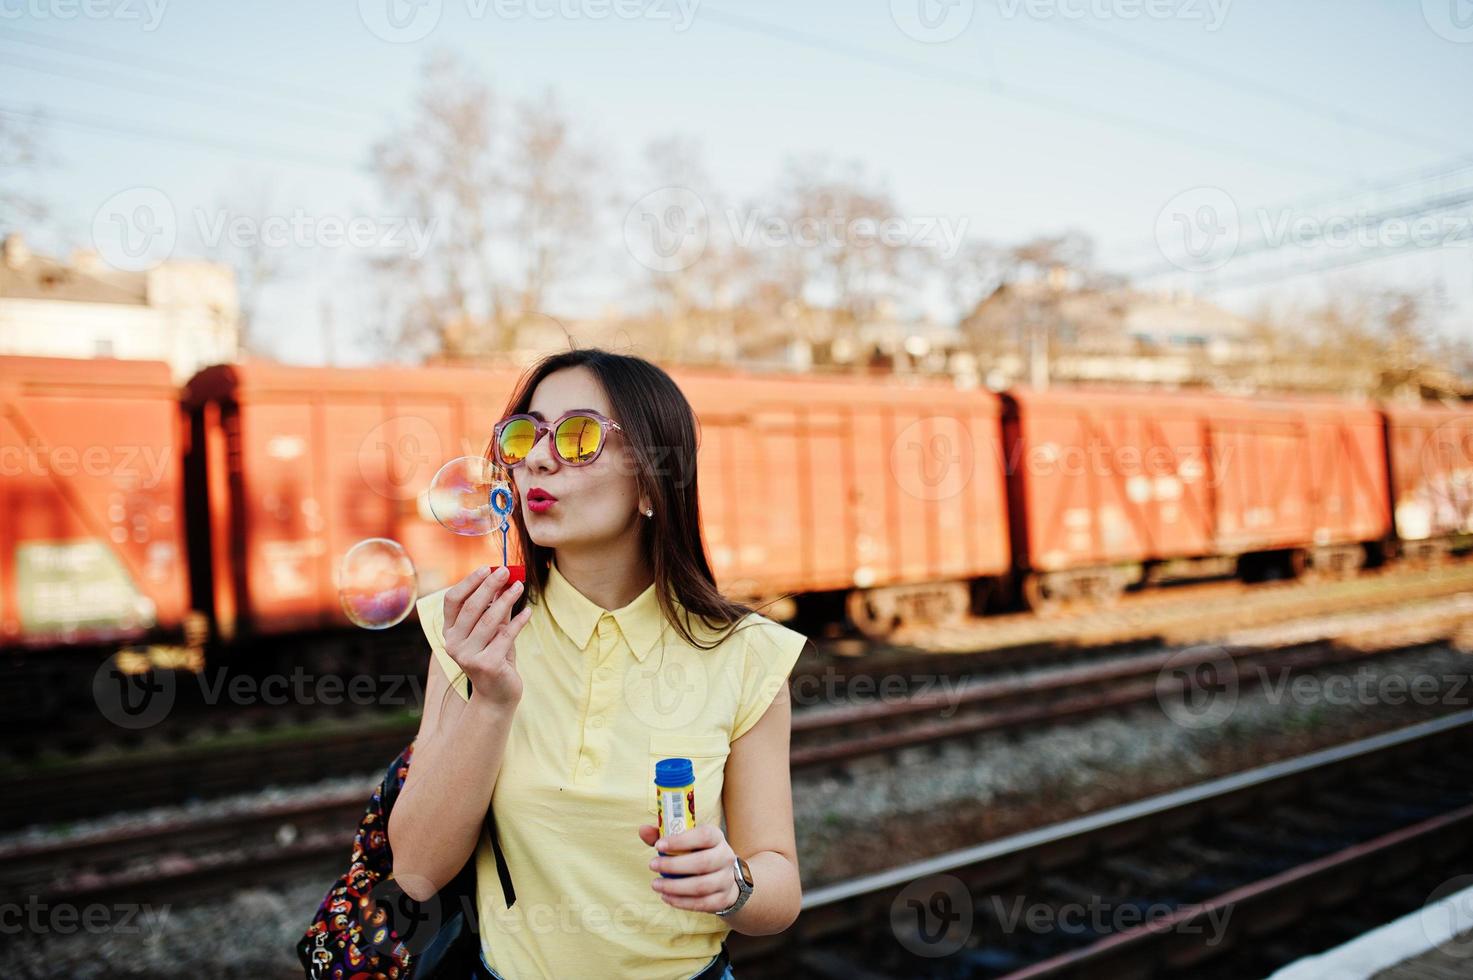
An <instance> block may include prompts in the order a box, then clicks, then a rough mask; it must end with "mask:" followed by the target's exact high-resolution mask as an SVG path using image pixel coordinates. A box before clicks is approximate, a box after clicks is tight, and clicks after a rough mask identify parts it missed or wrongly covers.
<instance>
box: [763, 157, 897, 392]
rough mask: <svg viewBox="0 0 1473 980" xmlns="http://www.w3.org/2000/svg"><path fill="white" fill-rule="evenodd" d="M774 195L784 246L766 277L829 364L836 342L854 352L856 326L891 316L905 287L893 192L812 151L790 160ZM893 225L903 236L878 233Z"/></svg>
mask: <svg viewBox="0 0 1473 980" xmlns="http://www.w3.org/2000/svg"><path fill="white" fill-rule="evenodd" d="M774 200H775V201H776V202H777V205H776V207H775V208H774V209H772V210H773V212H774V216H775V217H776V218H777V219H778V220H779V222H780V225H781V227H782V228H783V229H784V230H785V235H784V238H785V244H784V245H783V246H782V247H781V248H779V249H777V250H775V252H773V253H772V254H771V256H770V258H771V260H772V261H771V264H770V265H769V276H768V277H767V281H768V282H769V284H770V285H772V286H774V287H776V289H777V290H778V291H779V292H781V293H783V294H785V295H784V300H785V302H787V303H789V304H791V306H792V308H794V309H795V310H797V311H799V316H800V319H801V321H802V326H803V328H804V329H805V332H806V333H807V334H808V338H807V339H808V341H809V343H810V344H811V345H812V346H813V350H814V355H815V360H816V361H817V362H818V363H820V364H822V363H833V362H834V361H835V360H836V354H837V351H836V348H837V347H845V348H848V349H849V350H850V351H851V352H852V353H854V354H857V353H858V340H859V331H860V328H861V327H862V326H863V325H864V324H865V323H867V322H871V321H873V320H875V319H878V318H880V317H882V316H886V315H888V314H889V312H890V310H891V309H892V308H893V306H894V302H895V300H896V299H897V298H898V296H899V295H900V292H901V290H902V285H901V272H902V269H903V262H904V260H905V258H906V256H907V254H908V253H909V252H910V251H911V247H910V245H909V244H908V242H907V241H906V240H905V236H904V234H903V231H904V228H903V226H904V222H903V220H902V219H901V216H900V214H899V209H898V208H897V206H896V204H895V200H894V198H893V197H892V196H891V194H890V191H889V190H888V188H886V187H884V186H883V185H882V184H879V183H877V182H874V181H872V180H871V179H870V178H869V176H868V175H867V174H866V173H865V172H864V168H863V167H862V165H860V164H858V163H848V164H838V163H836V162H834V161H833V160H831V159H829V158H827V157H816V158H811V159H806V160H799V161H793V162H791V163H790V164H789V165H788V167H787V169H786V171H785V172H784V174H783V176H782V178H781V180H780V181H779V186H778V189H777V192H776V194H775V195H774ZM896 227H900V228H901V230H902V234H901V235H900V236H895V235H891V234H882V233H881V231H882V229H886V228H890V229H894V228H896Z"/></svg>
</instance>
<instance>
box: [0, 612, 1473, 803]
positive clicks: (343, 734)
mask: <svg viewBox="0 0 1473 980" xmlns="http://www.w3.org/2000/svg"><path fill="white" fill-rule="evenodd" d="M1470 621H1473V595H1458V596H1454V597H1452V598H1449V599H1444V600H1441V601H1432V602H1425V603H1423V604H1421V605H1420V606H1418V607H1411V608H1406V609H1403V610H1402V612H1400V613H1399V614H1398V615H1397V618H1396V620H1395V621H1393V622H1389V623H1385V624H1381V625H1379V626H1376V627H1369V628H1368V627H1366V626H1364V625H1361V624H1360V623H1359V622H1352V623H1350V624H1348V625H1346V626H1342V627H1341V628H1340V631H1339V632H1336V630H1335V628H1334V627H1333V626H1330V627H1327V628H1321V629H1319V631H1318V633H1317V634H1316V635H1311V636H1307V637H1305V638H1303V639H1299V640H1296V641H1294V642H1287V643H1278V642H1272V641H1257V642H1254V643H1251V644H1225V645H1199V646H1196V647H1189V648H1185V649H1176V650H1163V649H1161V648H1159V647H1155V648H1152V646H1151V645H1149V644H1144V643H1142V644H1122V645H1119V646H1116V647H1113V648H1111V652H1110V653H1108V654H1106V653H1100V654H1098V655H1097V656H1096V658H1095V659H1094V660H1093V661H1092V662H1085V663H1082V664H1077V665H1075V666H1062V667H1055V668H1050V667H1046V666H1045V667H1038V668H1035V669H1030V670H1026V671H1017V670H1015V669H1002V668H993V670H992V671H991V672H989V673H983V674H979V675H973V676H968V675H967V674H966V673H965V668H967V667H968V666H972V663H971V661H969V660H968V659H967V658H965V657H958V658H953V659H944V658H928V659H927V660H926V661H925V663H924V664H922V665H921V666H932V667H935V668H937V669H940V668H950V672H949V673H945V674H940V673H938V674H931V675H922V674H918V673H916V674H910V675H909V676H910V677H911V678H912V679H914V678H916V677H918V676H919V677H922V678H923V679H925V680H929V681H932V682H935V683H932V684H930V685H926V686H913V687H910V688H902V689H899V690H898V691H897V693H895V694H891V695H885V694H884V692H883V690H881V691H877V692H876V693H878V694H879V695H880V696H879V697H878V698H874V697H871V698H868V699H866V700H859V699H854V698H850V697H849V696H848V695H847V694H841V695H839V696H838V698H837V703H836V705H835V706H832V707H821V708H817V707H816V708H807V709H805V708H803V706H802V705H803V701H804V700H805V695H804V693H803V688H804V681H803V678H801V677H798V678H795V681H794V698H795V702H797V704H798V710H795V712H794V717H793V729H792V755H791V764H792V766H793V769H794V772H795V773H803V772H804V771H807V770H816V769H821V768H823V767H826V766H827V767H843V766H846V765H848V764H850V763H852V762H854V761H855V760H858V759H862V758H865V757H875V756H883V755H886V754H893V753H896V752H898V751H901V750H904V749H908V748H915V747H921V746H926V745H932V744H937V743H941V742H946V741H954V740H956V739H959V738H966V737H971V736H976V735H981V734H985V733H987V732H994V731H1000V730H1006V729H1018V728H1025V727H1037V726H1047V725H1055V724H1059V723H1062V722H1065V721H1069V720H1077V719H1080V718H1084V717H1087V716H1090V715H1094V714H1099V713H1101V712H1106V711H1112V710H1121V709H1126V708H1130V707H1134V706H1139V705H1146V704H1151V703H1153V702H1155V703H1158V704H1159V705H1161V706H1162V707H1163V708H1164V709H1166V710H1171V708H1172V705H1173V703H1175V702H1176V701H1179V700H1180V699H1181V698H1182V697H1183V696H1185V695H1186V694H1188V693H1190V692H1189V691H1188V690H1186V688H1185V685H1186V684H1187V682H1188V680H1189V679H1191V680H1192V681H1193V682H1194V683H1195V682H1196V680H1197V679H1199V678H1200V677H1201V676H1202V675H1203V673H1204V672H1206V674H1207V675H1208V676H1209V677H1210V678H1211V680H1212V682H1213V683H1215V684H1218V685H1230V686H1231V688H1232V692H1233V694H1234V696H1236V693H1237V691H1238V690H1240V689H1246V688H1249V687H1251V686H1253V685H1254V684H1257V683H1260V682H1262V681H1263V680H1264V679H1266V678H1268V677H1269V676H1270V674H1271V673H1276V674H1277V676H1278V677H1279V678H1280V679H1281V678H1282V677H1283V676H1286V675H1290V674H1295V673H1304V672H1307V671H1313V670H1317V669H1323V668H1327V667H1331V666H1334V665H1337V664H1346V663H1350V662H1353V661H1357V660H1363V659H1366V658H1370V657H1381V656H1386V655H1390V654H1396V653H1407V652H1413V651H1415V650H1418V649H1425V648H1429V647H1432V646H1436V645H1438V644H1441V643H1445V642H1447V641H1448V640H1449V639H1450V638H1453V637H1454V636H1456V635H1458V634H1459V633H1460V632H1461V631H1462V630H1464V628H1465V627H1466V625H1467V624H1468V623H1469V622H1470ZM1311 625H1313V624H1311ZM1300 631H1301V632H1303V628H1302V627H1301V628H1300ZM1041 662H1042V663H1045V664H1047V663H1051V662H1056V661H1053V660H1051V659H1050V658H1042V661H1041ZM808 676H812V675H808ZM848 681H849V683H850V684H852V682H853V677H852V676H851V677H850V678H849V679H848ZM844 702H847V703H844ZM417 727H418V721H417V719H416V718H413V717H406V716H401V717H397V718H391V719H387V720H384V721H372V720H369V721H365V722H361V723H357V724H340V725H335V726H331V727H326V728H324V727H321V726H318V727H312V728H307V729H300V730H292V729H283V730H273V731H268V732H265V733H262V734H259V735H247V736H243V737H239V738H227V739H221V740H214V741H206V742H202V743H200V744H197V745H190V746H183V747H179V748H170V749H165V750H161V751H156V752H141V753H131V754H128V755H124V756H120V757H116V758H105V759H102V760H99V761H96V762H87V763H78V764H60V765H57V766H54V767H47V768H40V769H38V770H34V771H30V772H27V773H26V775H25V776H24V777H23V778H19V779H12V783H13V784H14V785H15V786H16V791H15V792H14V793H11V794H7V796H6V797H5V798H4V801H3V802H0V830H8V829H14V828H17V827H21V826H25V825H28V824H33V823H38V822H56V821H61V820H71V819H81V818H86V817H90V816H95V815H99V814H102V813H107V812H112V811H117V810H129V809H134V810H136V809H142V808H144V807H148V806H155V805H166V804H172V803H177V802H180V801H187V800H190V799H207V798H210V797H213V796H221V795H226V794H230V793H241V792H249V791H251V790H253V789H259V788H260V786H261V784H262V783H263V781H266V782H270V783H273V784H277V785H293V784H305V783H310V782H314V781H316V780H320V779H323V778H327V777H330V776H333V775H339V774H342V773H345V772H347V773H352V772H371V771H373V770H374V769H375V768H377V767H378V766H380V765H383V764H384V762H385V760H387V759H391V758H393V756H394V755H395V754H396V753H397V752H398V751H399V750H400V749H401V748H403V746H404V745H405V744H406V743H407V742H408V741H409V740H410V739H412V738H413V737H414V733H415V731H416V729H417Z"/></svg>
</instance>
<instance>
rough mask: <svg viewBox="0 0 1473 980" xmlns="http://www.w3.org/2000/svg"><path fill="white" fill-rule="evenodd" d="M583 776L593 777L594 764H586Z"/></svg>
mask: <svg viewBox="0 0 1473 980" xmlns="http://www.w3.org/2000/svg"><path fill="white" fill-rule="evenodd" d="M583 775H585V776H592V775H593V765H592V763H587V762H585V763H584V764H583Z"/></svg>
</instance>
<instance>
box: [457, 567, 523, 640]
mask: <svg viewBox="0 0 1473 980" xmlns="http://www.w3.org/2000/svg"><path fill="white" fill-rule="evenodd" d="M521 594H522V583H520V582H513V583H512V584H511V585H509V586H507V587H506V588H505V589H503V590H502V591H501V595H499V596H497V597H496V601H494V602H492V603H491V604H490V605H489V606H487V607H486V610H485V611H484V612H483V613H481V618H480V619H479V620H477V622H476V624H475V626H474V627H472V628H471V632H470V636H469V637H468V639H469V641H470V643H471V646H472V649H476V650H483V649H485V648H486V647H488V646H490V645H491V639H492V637H494V636H495V635H496V631H497V629H499V628H500V627H502V626H503V625H505V624H506V618H507V613H508V612H510V611H511V607H512V604H513V603H515V602H516V601H517V596H519V595H521Z"/></svg>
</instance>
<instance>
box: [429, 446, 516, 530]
mask: <svg viewBox="0 0 1473 980" xmlns="http://www.w3.org/2000/svg"><path fill="white" fill-rule="evenodd" d="M495 469H496V468H495V466H494V465H492V463H491V462H490V461H489V460H486V459H483V458H481V457H480V456H461V457H459V458H457V459H452V460H451V461H450V462H448V463H446V464H445V465H444V466H442V467H440V472H438V473H436V474H435V478H434V479H433V480H431V481H430V490H429V494H428V496H429V501H430V513H432V514H434V515H435V520H437V521H439V522H440V523H441V524H442V525H444V527H445V528H446V529H447V530H451V531H454V532H455V533H456V534H467V535H480V534H490V533H491V532H492V531H493V530H494V529H495V528H496V526H497V525H498V524H500V523H501V518H500V517H499V516H497V514H496V513H495V512H494V511H493V510H492V509H491V487H492V485H493V484H494V483H495V482H496V477H495Z"/></svg>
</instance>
